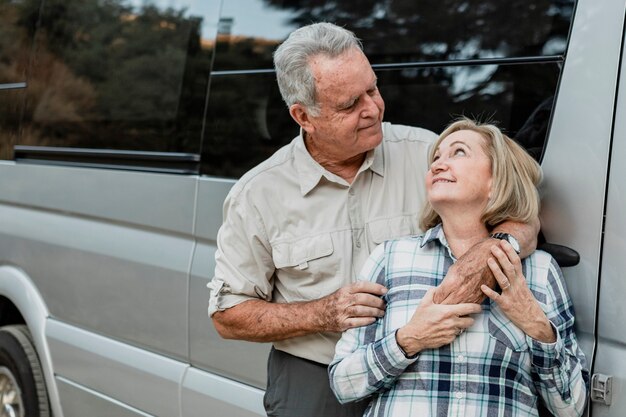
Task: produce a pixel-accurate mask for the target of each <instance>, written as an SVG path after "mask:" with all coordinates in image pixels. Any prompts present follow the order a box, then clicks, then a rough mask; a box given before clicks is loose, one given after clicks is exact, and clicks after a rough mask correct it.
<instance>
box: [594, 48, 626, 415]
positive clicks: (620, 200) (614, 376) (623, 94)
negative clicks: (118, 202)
mask: <svg viewBox="0 0 626 417" xmlns="http://www.w3.org/2000/svg"><path fill="white" fill-rule="evenodd" d="M625 66H626V55H624V54H623V53H622V65H621V77H620V80H619V90H618V91H619V96H618V99H617V105H616V108H615V128H614V133H613V146H612V150H611V159H610V165H609V174H610V175H609V182H608V190H607V201H606V221H605V229H604V239H603V245H602V246H603V247H602V263H601V270H600V282H599V286H600V288H599V300H598V316H597V317H598V322H597V348H596V355H595V362H594V364H593V375H594V378H592V398H594V400H593V401H592V402H591V406H590V407H591V414H592V415H593V417H598V416H615V417H617V416H623V415H624V409H625V408H626V386H625V383H626V326H624V318H625V317H626V303H625V302H624V299H625V298H626V279H625V277H624V275H625V274H626V256H625V255H626V183H625V181H624V180H625V179H626V163H624V160H625V159H626V69H625ZM608 377H610V378H611V379H610V380H606V379H605V378H608Z"/></svg>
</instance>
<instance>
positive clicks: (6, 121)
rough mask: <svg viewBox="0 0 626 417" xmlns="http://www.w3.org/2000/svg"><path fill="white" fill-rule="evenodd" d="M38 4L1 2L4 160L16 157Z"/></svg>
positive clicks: (0, 142)
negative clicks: (15, 152) (15, 148)
mask: <svg viewBox="0 0 626 417" xmlns="http://www.w3.org/2000/svg"><path fill="white" fill-rule="evenodd" d="M32 3H38V2H28V1H15V0H13V1H8V0H0V159H10V158H12V156H13V145H15V142H16V138H17V132H18V128H19V121H20V112H21V107H22V104H23V102H24V91H23V89H24V87H25V86H26V68H27V67H28V63H29V61H30V58H31V57H30V53H31V50H32V44H33V35H34V31H35V24H36V22H37V12H38V7H37V5H35V4H32Z"/></svg>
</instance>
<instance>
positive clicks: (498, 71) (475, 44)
mask: <svg viewBox="0 0 626 417" xmlns="http://www.w3.org/2000/svg"><path fill="white" fill-rule="evenodd" d="M574 3H575V2H574V0H542V1H528V0H511V1H507V2H502V1H499V0H487V1H483V0H480V1H478V0H462V1H461V0H458V1H446V2H441V1H434V0H432V1H431V0H427V1H419V2H416V1H413V0H387V1H382V0H372V1H363V2H359V4H358V7H355V5H354V3H351V2H330V1H326V2H324V1H321V2H316V3H315V5H312V4H311V3H310V2H304V1H289V2H285V1H284V0H242V1H238V2H224V5H223V9H222V15H221V19H220V26H219V30H218V37H217V44H216V52H215V64H214V71H213V72H212V76H211V91H210V95H209V105H208V108H207V118H206V130H205V135H204V140H203V149H202V162H201V172H202V173H203V174H206V175H215V176H226V177H231V178H237V177H239V176H241V175H242V174H243V173H244V172H246V171H247V170H249V169H250V168H252V167H253V166H255V165H256V164H258V163H259V162H261V161H263V160H264V159H266V158H267V157H268V156H270V155H271V154H272V153H273V152H274V151H275V150H276V149H278V148H279V147H280V146H282V145H284V144H286V143H288V142H289V141H291V140H292V139H293V137H295V136H296V135H297V134H298V126H297V125H296V124H295V123H294V122H293V121H292V120H291V118H290V116H289V114H288V112H287V109H286V107H285V105H284V103H282V101H281V99H280V95H279V93H278V88H277V86H276V79H275V75H274V72H273V69H272V67H273V64H272V52H273V51H274V50H275V49H276V47H277V46H278V45H279V44H280V43H281V42H282V41H283V40H284V39H285V38H286V37H287V36H288V35H289V33H290V32H291V31H293V30H294V29H297V28H298V27H300V26H302V25H304V24H308V23H310V22H314V21H329V22H334V23H337V24H340V25H343V26H345V27H346V28H348V29H350V30H352V31H354V32H355V33H356V35H357V36H358V37H360V38H361V39H362V40H363V46H364V49H365V53H366V54H367V56H368V57H369V59H370V62H371V63H372V66H373V67H374V70H375V71H376V73H377V75H378V77H379V83H378V85H379V88H380V90H381V93H382V95H383V98H384V99H385V103H386V110H385V120H386V121H389V122H392V123H401V124H408V125H413V126H420V127H425V128H428V129H431V130H433V131H434V132H440V131H441V130H443V128H444V127H445V125H446V124H447V123H448V122H449V121H450V120H451V119H452V118H454V117H458V116H461V115H465V116H469V117H475V118H479V119H481V120H490V121H494V122H497V123H498V125H499V126H500V127H501V128H502V129H503V130H504V131H505V132H507V133H508V134H509V135H511V136H513V137H514V138H515V139H517V140H518V141H519V142H520V143H521V144H522V145H523V146H525V147H526V149H528V150H529V152H530V153H531V154H532V155H533V156H534V157H535V158H536V159H538V160H539V159H540V157H541V154H542V151H543V146H544V142H545V137H546V132H547V127H548V124H549V121H550V115H551V113H552V105H553V100H552V98H553V97H554V95H555V93H556V90H557V85H558V79H559V75H560V70H561V65H562V63H563V56H564V53H565V50H566V47H567V37H568V32H569V26H570V23H571V19H572V15H573V9H574ZM444 21H445V24H444V23H442V22H444ZM259 22H263V23H262V24H260V23H259ZM451 28H452V29H451Z"/></svg>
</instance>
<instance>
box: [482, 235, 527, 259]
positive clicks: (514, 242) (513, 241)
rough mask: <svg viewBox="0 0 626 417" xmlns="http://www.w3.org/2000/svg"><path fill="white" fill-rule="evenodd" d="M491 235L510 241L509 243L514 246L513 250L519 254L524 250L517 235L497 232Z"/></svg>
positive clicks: (494, 237)
mask: <svg viewBox="0 0 626 417" xmlns="http://www.w3.org/2000/svg"><path fill="white" fill-rule="evenodd" d="M489 237H491V238H493V239H500V240H506V241H507V242H509V244H510V245H511V246H512V247H513V250H515V253H517V254H518V255H519V254H520V253H521V251H522V247H521V246H520V244H519V241H518V240H517V238H516V237H515V236H513V235H512V234H510V233H504V232H496V233H492V234H490V235H489Z"/></svg>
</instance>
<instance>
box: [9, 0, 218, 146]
mask: <svg viewBox="0 0 626 417" xmlns="http://www.w3.org/2000/svg"><path fill="white" fill-rule="evenodd" d="M188 3H189V1H186V0H182V1H152V2H149V1H144V2H128V1H123V0H110V1H106V2H102V1H98V0H46V1H45V2H44V6H43V8H42V16H41V24H40V28H39V30H38V33H37V35H36V48H37V49H36V60H35V64H34V66H33V68H32V71H31V72H30V74H29V77H28V100H27V105H26V108H25V112H24V121H23V126H22V132H23V134H22V136H21V137H20V139H19V144H20V145H43V146H61V147H79V148H99V149H118V150H139V151H155V152H191V153H198V152H199V148H200V139H201V131H202V116H203V112H204V105H205V96H206V91H207V86H208V77H209V71H210V64H211V60H212V54H213V49H214V48H213V46H214V39H215V33H216V31H217V8H218V6H219V4H217V3H216V2H196V3H198V5H197V6H196V5H192V4H188ZM204 3H206V5H204ZM137 4H141V6H135V5H137Z"/></svg>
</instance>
